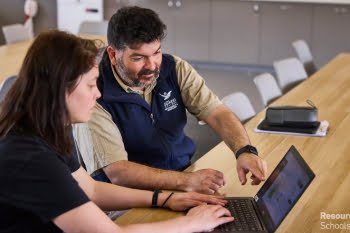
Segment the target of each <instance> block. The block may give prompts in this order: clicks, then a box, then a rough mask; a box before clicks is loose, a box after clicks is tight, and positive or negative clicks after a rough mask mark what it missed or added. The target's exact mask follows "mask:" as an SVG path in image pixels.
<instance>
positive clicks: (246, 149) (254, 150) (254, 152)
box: [235, 145, 258, 159]
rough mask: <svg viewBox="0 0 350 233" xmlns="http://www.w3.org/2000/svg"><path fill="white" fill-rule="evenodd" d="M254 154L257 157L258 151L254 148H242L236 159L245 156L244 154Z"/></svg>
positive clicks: (248, 146)
mask: <svg viewBox="0 0 350 233" xmlns="http://www.w3.org/2000/svg"><path fill="white" fill-rule="evenodd" d="M246 152H248V153H252V154H255V155H258V150H257V149H256V148H255V147H254V146H252V145H246V146H244V147H242V148H241V149H239V150H238V151H237V152H236V153H235V156H236V158H237V159H238V157H239V156H240V155H241V154H243V153H246Z"/></svg>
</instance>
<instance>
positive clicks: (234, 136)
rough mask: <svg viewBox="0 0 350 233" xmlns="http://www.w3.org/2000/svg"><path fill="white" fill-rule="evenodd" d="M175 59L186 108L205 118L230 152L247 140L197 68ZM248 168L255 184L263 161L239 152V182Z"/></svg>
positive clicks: (261, 174)
mask: <svg viewBox="0 0 350 233" xmlns="http://www.w3.org/2000/svg"><path fill="white" fill-rule="evenodd" d="M175 60H176V72H177V76H178V82H179V86H180V89H181V95H182V100H183V101H184V104H185V105H186V108H187V110H188V111H189V112H191V113H192V114H194V115H195V116H196V117H197V118H198V119H201V120H204V121H205V122H207V124H208V125H209V126H210V127H211V128H213V129H214V130H215V131H216V133H218V134H219V135H220V136H221V138H222V139H223V140H224V141H225V143H226V144H227V145H228V147H229V148H230V149H231V150H232V151H233V152H234V153H236V152H237V150H239V149H240V148H242V147H243V146H245V145H248V144H250V141H249V137H248V135H247V133H246V131H245V129H244V127H243V125H242V124H241V122H240V121H239V119H238V118H237V117H236V116H235V114H234V113H232V112H231V111H230V110H229V109H228V108H226V107H225V106H224V105H223V104H222V103H221V101H220V100H219V98H218V97H217V96H216V95H215V94H214V93H213V92H212V91H211V90H210V89H209V88H208V87H207V86H206V85H205V81H204V79H203V78H202V77H201V76H200V75H199V74H198V73H197V71H196V70H195V69H193V67H192V66H191V65H190V64H188V63H187V62H186V61H184V60H182V59H180V58H178V57H175ZM249 171H250V172H252V174H253V175H252V179H253V181H252V184H259V183H260V181H261V180H264V178H265V176H266V163H265V161H263V160H262V159H260V158H259V157H258V156H256V155H253V154H251V153H243V154H241V155H240V156H239V157H238V160H237V172H238V177H239V179H240V181H241V183H242V184H245V183H246V181H247V179H246V174H247V173H248V172H249Z"/></svg>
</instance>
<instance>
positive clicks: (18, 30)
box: [2, 24, 32, 44]
mask: <svg viewBox="0 0 350 233" xmlns="http://www.w3.org/2000/svg"><path fill="white" fill-rule="evenodd" d="M2 32H3V33H4V37H5V42H6V44H12V43H15V42H18V41H23V40H29V39H32V37H31V36H30V34H29V32H28V30H27V29H26V28H25V27H24V26H23V24H12V25H5V26H2Z"/></svg>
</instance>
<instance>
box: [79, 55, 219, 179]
mask: <svg viewBox="0 0 350 233" xmlns="http://www.w3.org/2000/svg"><path fill="white" fill-rule="evenodd" d="M174 59H175V63H176V74H177V78H178V83H179V87H180V90H181V96H182V100H183V102H184V104H185V106H186V109H187V110H188V111H189V112H190V113H192V114H193V115H194V116H196V117H197V119H199V120H201V119H205V118H206V117H207V116H208V115H209V114H210V113H211V112H212V111H213V110H214V109H215V108H216V107H218V106H219V105H221V104H222V103H221V101H220V100H219V98H218V97H217V96H216V95H215V94H214V93H213V92H212V91H211V90H210V89H209V88H208V87H207V86H206V85H205V81H204V79H203V78H202V77H201V76H200V75H199V74H198V73H197V71H196V70H195V69H194V68H193V67H192V66H191V65H190V64H189V63H187V62H186V61H184V60H182V59H181V58H179V57H176V56H174ZM112 70H113V74H114V76H115V79H116V81H117V82H118V83H119V84H120V86H121V87H122V88H123V89H124V90H125V92H127V93H138V94H139V95H140V96H142V97H143V98H144V99H145V100H146V102H147V103H149V104H151V100H152V90H153V88H154V86H155V84H154V85H151V86H150V87H148V88H146V89H145V90H144V91H136V90H133V89H132V88H130V87H129V86H127V85H125V84H124V83H123V82H122V80H121V79H120V77H119V76H118V75H117V73H116V72H115V71H114V67H112ZM73 134H74V137H75V139H76V142H77V145H78V148H79V150H80V152H81V155H82V158H83V160H84V163H85V166H86V169H87V171H88V173H89V174H93V173H94V172H96V171H98V170H99V169H101V168H103V167H105V166H108V165H109V164H111V163H114V162H116V161H120V160H127V159H128V154H127V152H126V150H125V147H124V144H123V139H122V136H121V134H120V132H119V129H118V127H117V125H116V124H115V123H114V122H113V120H112V117H111V115H110V113H108V112H107V111H106V110H104V109H103V108H102V107H101V105H99V104H97V105H96V107H95V109H94V111H93V113H92V116H91V119H90V121H89V122H88V123H82V124H75V125H74V126H73Z"/></svg>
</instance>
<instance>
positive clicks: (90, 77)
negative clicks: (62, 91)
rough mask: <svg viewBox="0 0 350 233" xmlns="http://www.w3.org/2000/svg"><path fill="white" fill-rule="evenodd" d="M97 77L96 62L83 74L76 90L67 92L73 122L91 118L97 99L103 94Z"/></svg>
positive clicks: (68, 106)
mask: <svg viewBox="0 0 350 233" xmlns="http://www.w3.org/2000/svg"><path fill="white" fill-rule="evenodd" d="M97 78H98V66H97V64H96V65H95V66H94V67H93V68H92V69H91V70H89V71H88V72H87V73H85V74H83V75H82V77H81V79H79V80H78V85H77V87H76V88H75V89H74V91H73V92H72V93H70V94H69V93H67V94H66V103H67V108H68V112H69V117H70V120H71V123H81V122H87V121H88V120H89V119H90V116H91V113H92V110H93V108H94V106H95V104H96V100H97V99H98V98H100V96H101V93H100V91H99V90H98V89H97V85H96V81H97Z"/></svg>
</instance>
